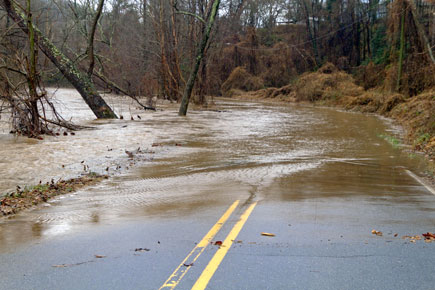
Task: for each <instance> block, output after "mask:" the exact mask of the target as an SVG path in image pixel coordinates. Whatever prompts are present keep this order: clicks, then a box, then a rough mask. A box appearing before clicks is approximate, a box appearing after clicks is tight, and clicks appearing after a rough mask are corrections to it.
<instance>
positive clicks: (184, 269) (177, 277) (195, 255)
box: [159, 200, 240, 290]
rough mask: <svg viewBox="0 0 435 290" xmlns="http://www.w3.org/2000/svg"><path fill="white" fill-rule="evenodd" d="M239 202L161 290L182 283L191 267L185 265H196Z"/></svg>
mask: <svg viewBox="0 0 435 290" xmlns="http://www.w3.org/2000/svg"><path fill="white" fill-rule="evenodd" d="M239 202H240V201H239V200H236V201H235V202H234V203H233V204H232V205H231V206H230V207H229V208H228V209H227V211H226V212H225V213H224V214H223V215H222V216H221V218H220V219H219V220H218V221H217V223H216V224H215V225H214V226H213V227H212V228H211V229H210V230H209V231H208V233H207V234H206V235H205V236H204V237H203V238H202V240H201V241H200V242H199V243H198V244H197V245H196V247H195V248H193V250H192V251H191V252H190V253H189V255H187V257H186V258H185V259H184V260H183V261H182V262H181V263H180V265H178V267H177V268H176V269H175V271H174V272H173V273H172V274H171V276H169V278H168V279H167V280H166V281H165V283H164V284H163V285H162V287H160V288H159V290H161V289H174V288H175V287H176V286H177V285H178V283H180V281H181V279H182V278H183V277H184V275H186V273H187V272H188V271H189V269H190V266H187V267H185V266H184V265H190V264H192V263H194V262H195V261H196V260H197V259H198V258H199V256H200V255H201V254H202V252H204V250H205V248H206V247H207V246H208V245H209V244H210V242H211V240H212V239H213V238H214V236H216V234H217V233H218V232H219V230H220V229H221V228H222V226H223V225H224V223H225V222H226V221H227V220H228V218H229V217H230V216H231V214H232V213H233V211H234V210H235V209H236V207H237V205H238V204H239ZM190 257H193V259H192V260H189V259H190Z"/></svg>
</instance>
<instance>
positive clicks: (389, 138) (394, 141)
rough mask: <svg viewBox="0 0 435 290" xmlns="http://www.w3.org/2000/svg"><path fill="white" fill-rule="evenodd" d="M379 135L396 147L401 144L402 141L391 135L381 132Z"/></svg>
mask: <svg viewBox="0 0 435 290" xmlns="http://www.w3.org/2000/svg"><path fill="white" fill-rule="evenodd" d="M378 137H379V138H382V139H384V140H385V141H387V142H388V143H390V144H391V145H392V146H393V147H394V148H397V147H399V145H400V141H399V140H398V139H397V138H395V137H393V136H391V135H384V134H379V135H378Z"/></svg>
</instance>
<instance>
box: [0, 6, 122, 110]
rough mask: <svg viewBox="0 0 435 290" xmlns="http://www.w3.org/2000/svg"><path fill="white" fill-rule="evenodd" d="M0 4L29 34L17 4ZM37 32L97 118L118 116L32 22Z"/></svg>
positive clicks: (41, 46) (40, 43)
mask: <svg viewBox="0 0 435 290" xmlns="http://www.w3.org/2000/svg"><path fill="white" fill-rule="evenodd" d="M0 5H1V6H2V7H3V8H4V9H5V10H6V12H7V13H8V15H9V17H10V18H12V20H13V21H14V22H15V23H17V25H18V26H19V27H20V28H21V30H23V31H24V33H26V34H29V29H28V28H27V25H26V21H25V17H24V16H23V15H22V13H21V11H20V10H19V9H18V8H17V5H16V4H15V3H13V2H12V1H11V0H2V1H1V2H0ZM32 27H33V30H34V33H35V39H36V41H37V44H38V46H39V49H41V51H42V52H43V53H44V54H45V55H46V56H47V57H48V58H49V59H50V60H51V61H52V62H53V64H54V65H55V66H56V67H57V68H58V69H59V70H60V72H61V73H62V74H63V75H64V76H65V78H66V79H67V80H68V81H69V82H70V83H71V84H72V85H73V86H74V87H75V88H76V89H77V91H78V92H79V93H80V95H81V96H82V97H83V99H84V100H85V102H86V104H88V106H89V107H90V108H91V110H92V112H94V114H95V116H96V117H97V118H117V116H116V114H115V113H114V112H113V111H112V109H111V108H110V107H109V106H108V105H107V104H106V102H105V101H104V100H103V98H102V97H101V96H100V95H99V94H98V92H97V90H96V88H95V87H94V85H93V83H92V81H91V80H90V79H89V78H88V77H87V76H86V75H84V74H83V73H81V72H80V71H79V70H78V69H77V68H76V66H75V64H74V63H73V62H72V61H71V60H70V59H69V58H67V57H66V56H65V55H64V54H63V53H62V52H61V51H60V50H59V49H58V48H57V47H56V46H55V45H54V44H53V43H52V42H51V41H50V40H49V39H48V38H47V37H45V36H44V35H43V34H42V32H41V31H40V30H39V29H38V28H37V27H36V26H35V25H34V24H33V23H32Z"/></svg>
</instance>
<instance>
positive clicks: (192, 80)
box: [178, 0, 220, 116]
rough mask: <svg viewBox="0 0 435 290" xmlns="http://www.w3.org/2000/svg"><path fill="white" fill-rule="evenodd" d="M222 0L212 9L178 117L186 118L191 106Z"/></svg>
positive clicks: (215, 2) (217, 1)
mask: <svg viewBox="0 0 435 290" xmlns="http://www.w3.org/2000/svg"><path fill="white" fill-rule="evenodd" d="M219 4H220V0H214V2H213V6H212V8H211V13H210V18H209V20H208V22H207V27H206V30H205V31H204V34H203V36H202V40H201V44H200V45H199V47H198V52H197V55H196V61H195V66H194V68H193V70H192V71H191V72H190V76H189V80H188V81H187V84H186V88H185V90H184V94H183V98H182V100H181V105H180V110H179V111H178V115H180V116H186V114H187V107H188V106H189V99H190V95H191V94H192V90H193V86H194V85H195V80H196V76H197V74H198V70H199V66H200V65H201V61H202V58H203V57H204V51H205V48H206V46H207V42H208V39H209V38H210V34H211V29H212V28H213V24H214V22H215V19H216V15H217V12H218V10H219Z"/></svg>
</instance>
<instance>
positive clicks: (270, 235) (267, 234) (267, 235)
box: [261, 232, 275, 237]
mask: <svg viewBox="0 0 435 290" xmlns="http://www.w3.org/2000/svg"><path fill="white" fill-rule="evenodd" d="M261 235H262V236H265V237H274V236H275V234H271V233H264V232H263V233H261Z"/></svg>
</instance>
